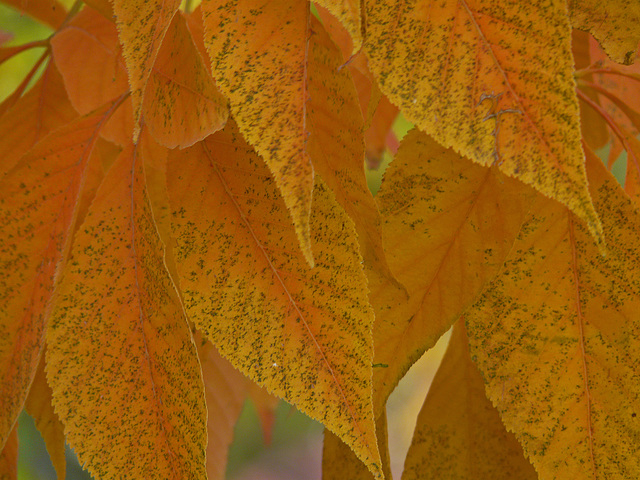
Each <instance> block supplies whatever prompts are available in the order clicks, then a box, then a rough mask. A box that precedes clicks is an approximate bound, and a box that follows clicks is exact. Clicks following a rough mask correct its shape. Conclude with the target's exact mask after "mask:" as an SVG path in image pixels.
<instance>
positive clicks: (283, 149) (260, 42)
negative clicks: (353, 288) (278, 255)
mask: <svg viewBox="0 0 640 480" xmlns="http://www.w3.org/2000/svg"><path fill="white" fill-rule="evenodd" d="M202 14H203V19H204V31H205V42H204V43H205V45H206V47H207V50H208V51H209V56H210V57H211V62H212V66H213V76H214V78H215V80H216V84H217V85H218V87H219V88H220V90H221V91H222V93H223V94H224V95H225V96H226V97H227V98H229V102H230V108H231V113H232V115H233V118H234V119H235V120H236V122H237V123H238V128H239V129H240V132H241V133H242V136H243V137H244V138H245V139H246V140H247V142H249V143H250V144H251V145H253V146H254V147H255V149H256V151H257V152H258V153H259V154H260V155H261V156H262V157H263V158H264V160H265V161H266V162H267V165H268V166H269V169H270V170H271V172H272V173H273V176H274V178H275V180H276V184H277V185H278V188H279V189H280V191H281V192H282V196H283V197H284V201H285V204H286V206H287V209H288V210H289V212H290V214H291V218H292V219H293V224H294V225H295V227H296V234H297V236H298V241H299V242H300V247H301V248H302V252H303V254H304V256H305V259H306V260H307V262H308V263H309V265H311V266H313V253H312V252H311V237H310V235H311V234H310V230H309V229H310V227H309V215H310V212H311V200H312V192H313V186H314V182H313V167H312V165H311V161H310V159H309V156H308V155H307V152H306V142H307V137H308V135H309V130H308V128H307V125H306V116H307V115H306V108H307V99H308V86H307V64H308V55H309V39H310V35H311V33H310V31H309V26H310V18H311V13H310V12H309V4H308V3H307V2H306V1H304V0H275V1H271V2H262V3H255V2H253V1H250V0H209V1H207V2H204V3H203V4H202ZM239 39H240V41H239Z"/></svg>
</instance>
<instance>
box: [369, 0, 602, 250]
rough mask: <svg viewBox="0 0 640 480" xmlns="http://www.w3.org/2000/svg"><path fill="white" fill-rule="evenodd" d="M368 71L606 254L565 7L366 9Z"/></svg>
mask: <svg viewBox="0 0 640 480" xmlns="http://www.w3.org/2000/svg"><path fill="white" fill-rule="evenodd" d="M366 14H367V20H368V22H369V23H368V26H367V42H366V48H367V54H368V56H369V60H370V61H369V67H370V68H371V70H372V71H373V73H374V74H375V75H376V77H377V78H378V81H379V83H380V88H381V90H382V91H383V92H384V93H385V94H386V95H388V96H389V98H390V99H391V101H392V102H394V103H395V104H396V105H398V106H399V107H400V109H401V111H402V113H403V114H404V115H405V117H407V119H409V120H410V121H412V122H414V123H416V124H417V125H418V127H420V128H421V129H422V130H424V131H425V132H427V133H428V134H430V135H432V136H433V138H435V140H436V141H437V142H439V143H441V144H442V145H444V146H445V147H452V148H453V149H454V150H456V151H457V152H458V153H460V154H462V155H464V156H466V157H468V158H470V159H471V160H473V161H475V162H478V163H480V164H481V165H485V166H489V165H494V164H495V165H497V166H498V167H499V168H500V170H501V171H503V172H504V173H506V174H507V175H509V176H512V177H515V178H517V179H519V180H522V181H523V182H524V183H526V184H529V185H532V186H533V187H534V188H536V189H537V190H538V191H540V192H542V193H543V194H544V195H547V196H549V197H551V198H554V199H556V200H558V201H559V202H561V203H563V204H565V205H566V206H568V207H569V208H570V209H571V210H572V211H573V212H574V213H576V215H578V216H579V217H580V218H582V219H583V220H585V222H587V224H588V225H589V229H590V230H591V233H592V234H593V236H594V238H595V239H596V240H597V241H598V242H599V244H601V246H602V248H604V238H603V236H602V227H601V224H600V221H599V220H598V216H597V215H596V213H595V210H594V209H593V205H592V202H591V198H590V196H589V191H588V188H587V178H586V173H585V168H584V153H583V152H582V147H581V143H580V139H581V135H580V124H579V116H578V114H579V110H578V101H577V98H576V94H575V83H574V80H573V61H572V58H571V27H570V25H569V19H568V12H567V6H566V3H565V1H564V0H552V1H550V2H544V3H540V2H521V1H508V2H495V1H491V0H446V1H443V2H429V3H428V4H427V5H425V4H424V3H422V2H420V1H418V0H411V1H409V2H403V1H401V0H383V1H379V2H368V3H367V12H366Z"/></svg>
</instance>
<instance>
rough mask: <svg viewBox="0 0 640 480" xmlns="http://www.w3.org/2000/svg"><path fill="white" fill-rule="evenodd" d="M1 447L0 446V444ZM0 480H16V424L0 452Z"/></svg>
mask: <svg viewBox="0 0 640 480" xmlns="http://www.w3.org/2000/svg"><path fill="white" fill-rule="evenodd" d="M0 445H1V444H0ZM0 478H1V479H2V480H18V423H17V422H16V424H15V426H14V427H13V430H11V433H10V434H9V437H8V438H7V440H6V442H5V443H4V447H3V448H2V451H0Z"/></svg>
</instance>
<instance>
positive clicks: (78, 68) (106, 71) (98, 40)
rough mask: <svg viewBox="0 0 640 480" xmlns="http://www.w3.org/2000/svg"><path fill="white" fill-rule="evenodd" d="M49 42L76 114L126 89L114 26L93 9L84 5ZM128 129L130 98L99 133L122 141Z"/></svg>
mask: <svg viewBox="0 0 640 480" xmlns="http://www.w3.org/2000/svg"><path fill="white" fill-rule="evenodd" d="M78 45H82V48H78ZM51 46H52V49H53V56H54V58H55V61H56V65H58V68H59V69H60V72H61V73H62V77H63V78H64V84H65V87H66V89H67V92H68V94H69V99H70V100H71V103H72V104H73V106H74V108H75V109H76V110H77V111H78V112H79V113H80V114H82V115H84V114H86V113H88V112H91V111H93V110H95V109H96V108H99V107H101V106H102V105H104V104H105V103H107V102H109V101H111V100H113V99H114V98H116V97H119V96H120V95H122V94H124V93H125V92H127V91H128V90H129V86H128V83H127V71H126V68H125V65H124V61H123V59H122V56H121V51H120V49H121V47H120V45H119V43H118V32H117V30H116V27H115V25H114V24H113V23H112V22H110V21H108V20H107V19H105V18H104V17H103V16H102V15H100V14H99V13H98V12H97V11H96V10H93V9H92V8H88V7H86V8H84V9H83V10H82V11H81V12H80V13H78V15H76V16H75V17H74V18H73V20H71V22H69V25H68V26H67V27H65V28H63V29H62V30H60V31H59V32H58V33H57V34H56V35H55V36H54V37H53V38H52V39H51ZM132 129H133V115H132V113H131V101H130V100H127V101H126V102H125V103H124V104H123V105H122V106H121V107H120V108H119V109H118V110H117V111H116V112H115V113H114V114H113V116H112V118H111V119H109V121H108V122H107V124H106V125H105V126H104V128H103V129H102V131H101V134H102V135H103V136H104V137H105V138H106V139H107V140H110V141H112V142H115V143H117V144H119V145H126V144H128V143H129V141H130V140H129V139H130V138H131V132H132Z"/></svg>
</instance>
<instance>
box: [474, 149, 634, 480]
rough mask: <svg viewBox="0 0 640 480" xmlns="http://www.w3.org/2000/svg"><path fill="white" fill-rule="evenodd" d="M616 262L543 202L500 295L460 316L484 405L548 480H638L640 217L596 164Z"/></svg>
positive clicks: (599, 203)
mask: <svg viewBox="0 0 640 480" xmlns="http://www.w3.org/2000/svg"><path fill="white" fill-rule="evenodd" d="M587 161H588V163H587V169H588V172H589V183H590V188H591V192H592V195H593V199H594V203H595V205H596V208H597V210H598V212H599V214H600V216H601V218H602V219H603V226H604V230H605V234H606V235H607V238H609V239H610V241H609V246H610V248H609V252H608V255H607V257H606V258H604V257H602V256H601V255H600V254H599V252H598V250H597V249H596V247H595V246H594V244H593V241H592V240H591V238H590V237H589V232H588V230H587V227H586V226H585V225H584V223H582V222H580V221H579V220H578V219H576V218H575V217H574V215H572V214H571V213H570V212H569V211H568V210H567V209H566V208H563V207H562V206H560V205H558V204H556V203H555V202H552V201H550V200H548V199H546V198H544V197H542V196H539V197H538V198H537V200H536V201H535V202H534V203H533V205H532V209H531V213H530V215H529V217H528V218H527V220H526V221H525V223H524V225H523V228H522V230H521V233H520V235H519V238H518V240H517V242H516V244H514V246H513V249H512V251H511V253H510V255H509V257H508V258H507V260H506V262H505V266H504V268H503V270H502V272H501V273H500V275H499V276H498V277H497V278H496V280H495V281H494V282H493V284H492V285H491V286H490V287H489V288H488V289H487V290H485V292H484V294H483V296H482V297H481V299H480V300H479V301H478V302H477V303H476V304H475V305H474V306H473V307H472V308H471V309H470V310H469V311H467V313H466V314H465V317H466V320H467V330H468V334H469V339H470V346H471V354H472V356H473V358H474V361H475V362H476V363H477V365H478V367H479V369H480V371H481V373H482V375H483V377H484V379H485V382H486V390H487V394H488V396H489V398H490V399H491V401H492V402H493V404H494V405H495V406H496V408H497V409H498V411H499V412H500V415H501V417H502V420H503V422H504V424H505V425H506V427H507V429H508V430H510V431H513V432H514V433H515V435H516V437H517V438H518V441H519V442H520V443H521V444H522V446H523V449H524V451H525V453H526V454H527V456H528V457H529V460H530V461H531V462H532V463H533V465H534V466H535V468H536V470H537V471H538V474H539V475H540V478H541V479H542V480H545V479H551V478H575V479H596V478H636V477H638V475H639V474H640V455H639V453H640V452H639V447H638V445H640V443H639V439H640V420H639V417H638V405H639V404H640V402H639V401H640V388H639V387H638V383H637V382H636V381H635V379H636V378H637V376H638V374H639V371H638V370H639V367H638V364H637V362H636V361H635V358H637V356H638V353H639V352H640V344H639V343H638V338H639V335H638V333H639V332H640V317H639V316H638V312H639V311H640V268H638V267H639V265H640V257H639V256H638V249H637V247H636V245H637V241H638V233H639V232H640V216H639V215H640V214H639V212H638V210H637V209H636V207H635V206H634V205H633V203H632V202H631V201H630V200H629V198H628V197H627V196H626V195H625V194H624V193H623V192H622V191H621V189H620V187H619V185H618V184H617V182H616V180H615V179H614V178H613V177H612V176H611V175H610V174H609V173H608V172H607V171H606V170H605V168H604V166H603V165H602V163H601V162H600V160H599V159H598V158H597V157H594V156H592V155H590V154H589V152H588V157H587Z"/></svg>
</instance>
